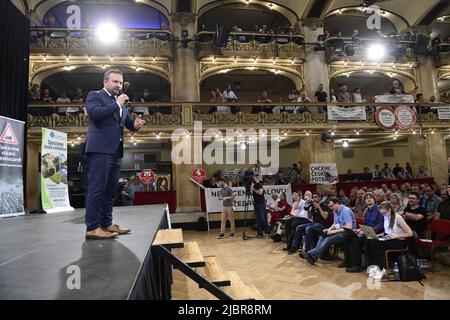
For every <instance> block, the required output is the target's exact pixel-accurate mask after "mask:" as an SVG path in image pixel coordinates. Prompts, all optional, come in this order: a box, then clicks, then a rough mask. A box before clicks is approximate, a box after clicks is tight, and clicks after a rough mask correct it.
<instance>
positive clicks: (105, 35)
mask: <svg viewBox="0 0 450 320" xmlns="http://www.w3.org/2000/svg"><path fill="white" fill-rule="evenodd" d="M95 35H96V37H97V39H98V40H99V41H100V42H101V43H103V44H104V45H111V44H113V43H114V42H116V41H117V39H118V38H119V28H117V27H116V26H115V25H114V24H112V23H110V22H105V23H102V24H100V25H99V26H98V27H97V30H96V32H95Z"/></svg>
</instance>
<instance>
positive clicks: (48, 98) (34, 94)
mask: <svg viewBox="0 0 450 320" xmlns="http://www.w3.org/2000/svg"><path fill="white" fill-rule="evenodd" d="M123 93H125V94H126V95H127V96H128V97H129V108H130V111H132V112H134V113H136V114H140V115H149V114H155V113H157V112H159V113H163V114H168V113H170V112H171V109H170V107H159V106H151V107H146V106H136V107H133V106H132V104H133V103H136V102H141V103H145V102H159V101H160V100H161V96H160V95H158V94H153V93H152V92H151V91H150V89H148V88H145V89H144V90H143V92H142V94H137V93H136V91H135V90H134V88H133V86H132V85H131V83H130V82H124V84H123ZM85 99H86V94H85V91H84V90H83V89H82V88H81V87H77V88H76V89H75V93H74V94H73V95H70V96H69V95H68V94H67V91H65V90H64V91H62V92H61V94H60V95H59V96H58V98H56V99H55V98H54V97H52V95H51V94H50V90H49V89H47V88H46V89H43V90H41V89H40V86H39V84H37V83H30V84H29V89H28V101H29V102H30V103H35V104H70V103H76V104H80V106H68V107H56V108H51V107H49V108H40V107H33V106H30V114H31V115H39V116H49V115H52V114H53V113H58V114H59V115H65V116H74V115H77V114H79V113H80V112H84V102H85Z"/></svg>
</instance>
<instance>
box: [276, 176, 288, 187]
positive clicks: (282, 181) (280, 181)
mask: <svg viewBox="0 0 450 320" xmlns="http://www.w3.org/2000/svg"><path fill="white" fill-rule="evenodd" d="M288 183H289V179H288V177H285V176H284V174H282V173H279V174H278V179H277V184H278V185H286V184H288Z"/></svg>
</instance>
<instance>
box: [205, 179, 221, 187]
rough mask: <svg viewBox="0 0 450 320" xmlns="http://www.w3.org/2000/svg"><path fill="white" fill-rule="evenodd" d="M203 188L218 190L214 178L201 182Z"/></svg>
mask: <svg viewBox="0 0 450 320" xmlns="http://www.w3.org/2000/svg"><path fill="white" fill-rule="evenodd" d="M203 186H204V187H205V188H220V185H219V182H218V181H217V178H216V176H212V177H211V179H209V180H205V181H203Z"/></svg>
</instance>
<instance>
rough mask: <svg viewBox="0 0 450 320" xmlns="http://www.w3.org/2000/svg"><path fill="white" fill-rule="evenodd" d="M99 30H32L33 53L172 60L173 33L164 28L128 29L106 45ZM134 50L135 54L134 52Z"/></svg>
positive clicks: (31, 47)
mask: <svg viewBox="0 0 450 320" xmlns="http://www.w3.org/2000/svg"><path fill="white" fill-rule="evenodd" d="M95 32H96V30H95V29H78V30H74V29H62V28H40V27H35V28H32V29H31V35H30V50H31V52H33V53H41V52H45V53H55V54H56V53H64V54H67V53H71V54H81V53H84V54H100V53H104V52H106V51H107V52H106V53H108V54H109V53H124V54H127V53H131V54H136V53H139V52H140V51H142V52H143V53H144V52H145V53H146V54H147V55H149V54H150V55H158V56H165V57H169V58H171V57H172V41H171V40H172V39H173V35H172V33H171V32H170V31H167V30H161V29H125V30H121V31H120V32H119V36H118V40H117V42H116V43H115V44H112V45H109V46H105V45H104V44H103V43H102V42H101V41H100V39H98V37H97V36H96V34H95ZM131 50H132V51H131Z"/></svg>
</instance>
